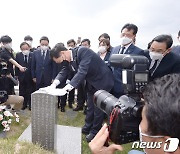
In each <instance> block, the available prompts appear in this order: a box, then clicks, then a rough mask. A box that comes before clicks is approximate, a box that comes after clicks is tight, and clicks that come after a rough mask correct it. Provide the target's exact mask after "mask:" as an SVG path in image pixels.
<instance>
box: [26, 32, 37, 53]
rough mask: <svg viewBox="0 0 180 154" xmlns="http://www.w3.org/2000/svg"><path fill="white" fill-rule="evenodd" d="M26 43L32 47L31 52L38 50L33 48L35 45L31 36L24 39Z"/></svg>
mask: <svg viewBox="0 0 180 154" xmlns="http://www.w3.org/2000/svg"><path fill="white" fill-rule="evenodd" d="M24 41H25V42H27V43H28V44H29V46H30V51H31V52H33V51H35V50H36V48H33V46H32V43H33V38H32V37H31V36H30V35H27V36H25V37H24Z"/></svg>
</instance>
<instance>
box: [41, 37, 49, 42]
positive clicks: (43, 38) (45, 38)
mask: <svg viewBox="0 0 180 154" xmlns="http://www.w3.org/2000/svg"><path fill="white" fill-rule="evenodd" d="M42 40H46V41H48V43H49V39H48V37H47V36H42V37H41V38H40V43H41V41H42Z"/></svg>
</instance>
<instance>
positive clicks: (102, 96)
mask: <svg viewBox="0 0 180 154" xmlns="http://www.w3.org/2000/svg"><path fill="white" fill-rule="evenodd" d="M117 101H118V99H117V98H116V97H114V96H113V95H111V94H110V93H108V92H107V91H105V90H98V91H97V92H96V93H95V94H94V103H95V105H96V106H97V107H98V108H100V109H101V110H103V111H104V112H105V113H106V114H107V115H110V114H111V111H112V109H113V108H114V106H115V104H116V102H117Z"/></svg>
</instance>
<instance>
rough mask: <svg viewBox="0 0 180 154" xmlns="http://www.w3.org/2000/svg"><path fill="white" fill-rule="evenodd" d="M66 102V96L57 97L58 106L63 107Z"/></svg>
mask: <svg viewBox="0 0 180 154" xmlns="http://www.w3.org/2000/svg"><path fill="white" fill-rule="evenodd" d="M66 100H67V94H66V95H64V96H58V106H61V107H65V106H66Z"/></svg>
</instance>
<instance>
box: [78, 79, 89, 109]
mask: <svg viewBox="0 0 180 154" xmlns="http://www.w3.org/2000/svg"><path fill="white" fill-rule="evenodd" d="M84 84H85V83H84V82H82V83H80V84H79V85H78V88H77V106H79V107H81V106H84V103H85V101H86V99H87V92H86V90H85V85H84Z"/></svg>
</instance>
